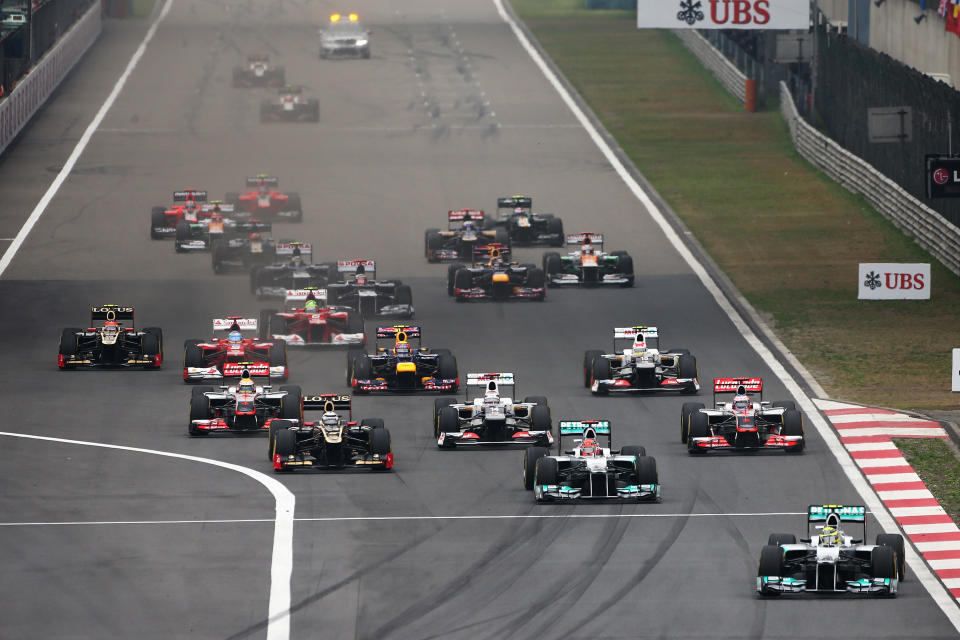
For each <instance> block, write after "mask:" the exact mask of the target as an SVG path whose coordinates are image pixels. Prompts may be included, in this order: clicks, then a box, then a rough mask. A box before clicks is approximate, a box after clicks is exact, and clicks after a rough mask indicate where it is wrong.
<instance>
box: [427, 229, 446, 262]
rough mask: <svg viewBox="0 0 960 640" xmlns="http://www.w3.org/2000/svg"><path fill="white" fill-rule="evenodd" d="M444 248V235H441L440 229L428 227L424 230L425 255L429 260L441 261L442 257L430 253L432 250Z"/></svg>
mask: <svg viewBox="0 0 960 640" xmlns="http://www.w3.org/2000/svg"><path fill="white" fill-rule="evenodd" d="M442 248H443V236H442V235H440V229H427V230H426V231H424V232H423V257H425V258H426V259H427V262H440V258H438V257H436V255H435V254H434V255H433V256H431V255H430V252H431V250H432V251H437V250H439V249H442Z"/></svg>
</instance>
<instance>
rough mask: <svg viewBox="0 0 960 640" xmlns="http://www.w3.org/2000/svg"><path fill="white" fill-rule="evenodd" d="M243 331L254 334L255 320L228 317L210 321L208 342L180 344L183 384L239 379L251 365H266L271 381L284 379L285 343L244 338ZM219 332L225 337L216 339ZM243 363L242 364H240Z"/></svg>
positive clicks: (191, 340) (288, 372)
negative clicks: (210, 327) (211, 335)
mask: <svg viewBox="0 0 960 640" xmlns="http://www.w3.org/2000/svg"><path fill="white" fill-rule="evenodd" d="M244 331H250V332H256V331H257V319H256V318H243V317H241V316H230V317H227V318H215V319H214V320H213V332H214V337H213V338H211V339H209V340H200V339H189V340H186V341H184V343H183V381H184V382H187V383H191V382H201V381H203V380H220V379H223V378H234V377H238V376H239V375H240V374H241V373H243V371H244V369H249V368H250V367H251V366H253V364H260V363H266V364H267V365H269V369H270V371H269V375H270V378H271V379H274V380H286V379H287V377H288V376H289V375H290V369H289V368H288V367H287V343H286V342H283V341H282V340H263V339H261V338H259V337H247V336H245V335H244V333H243V332H244ZM218 332H223V333H226V337H225V338H219V337H216V334H217V333H218ZM240 363H244V364H240Z"/></svg>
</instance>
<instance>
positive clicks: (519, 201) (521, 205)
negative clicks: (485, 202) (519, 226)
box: [497, 196, 533, 209]
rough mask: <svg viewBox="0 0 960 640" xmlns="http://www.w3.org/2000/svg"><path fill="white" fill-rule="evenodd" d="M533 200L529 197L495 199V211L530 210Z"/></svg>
mask: <svg viewBox="0 0 960 640" xmlns="http://www.w3.org/2000/svg"><path fill="white" fill-rule="evenodd" d="M531 208H533V198H531V197H530V196H509V197H506V198H497V209H531Z"/></svg>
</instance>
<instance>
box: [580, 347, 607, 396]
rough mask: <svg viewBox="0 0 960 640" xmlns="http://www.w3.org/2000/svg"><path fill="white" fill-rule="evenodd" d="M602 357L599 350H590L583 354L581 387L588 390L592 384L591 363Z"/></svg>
mask: <svg viewBox="0 0 960 640" xmlns="http://www.w3.org/2000/svg"><path fill="white" fill-rule="evenodd" d="M602 355H603V351H600V350H599V349H591V350H590V351H585V352H584V353H583V386H584V387H587V388H590V383H591V382H593V361H594V360H596V359H597V358H599V357H600V356H602Z"/></svg>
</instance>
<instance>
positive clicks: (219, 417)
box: [187, 362, 303, 436]
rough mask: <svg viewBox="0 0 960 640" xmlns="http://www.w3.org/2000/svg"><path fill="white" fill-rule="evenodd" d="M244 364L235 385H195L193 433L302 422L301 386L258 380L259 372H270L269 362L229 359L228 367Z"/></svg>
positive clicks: (246, 430)
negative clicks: (279, 385)
mask: <svg viewBox="0 0 960 640" xmlns="http://www.w3.org/2000/svg"><path fill="white" fill-rule="evenodd" d="M234 367H238V368H241V369H242V371H241V372H240V381H239V382H238V383H237V384H236V385H233V386H222V387H220V389H219V390H216V391H215V390H214V388H213V387H205V386H203V387H194V388H193V393H192V394H191V396H190V421H189V422H188V423H187V432H188V433H189V434H190V435H191V436H205V435H208V434H210V433H267V432H268V431H269V429H270V425H271V424H272V423H273V422H283V423H284V424H283V426H286V427H289V426H290V425H292V424H300V422H301V421H302V420H301V419H302V418H303V412H302V409H301V395H302V394H301V393H300V387H298V386H297V385H290V386H284V387H280V390H279V391H276V390H274V389H273V387H271V386H269V385H265V386H261V385H258V384H255V383H254V381H253V378H254V377H256V376H269V375H270V365H268V364H267V363H266V362H236V363H229V364H228V365H227V368H228V369H230V370H232V369H233V368H234Z"/></svg>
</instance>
